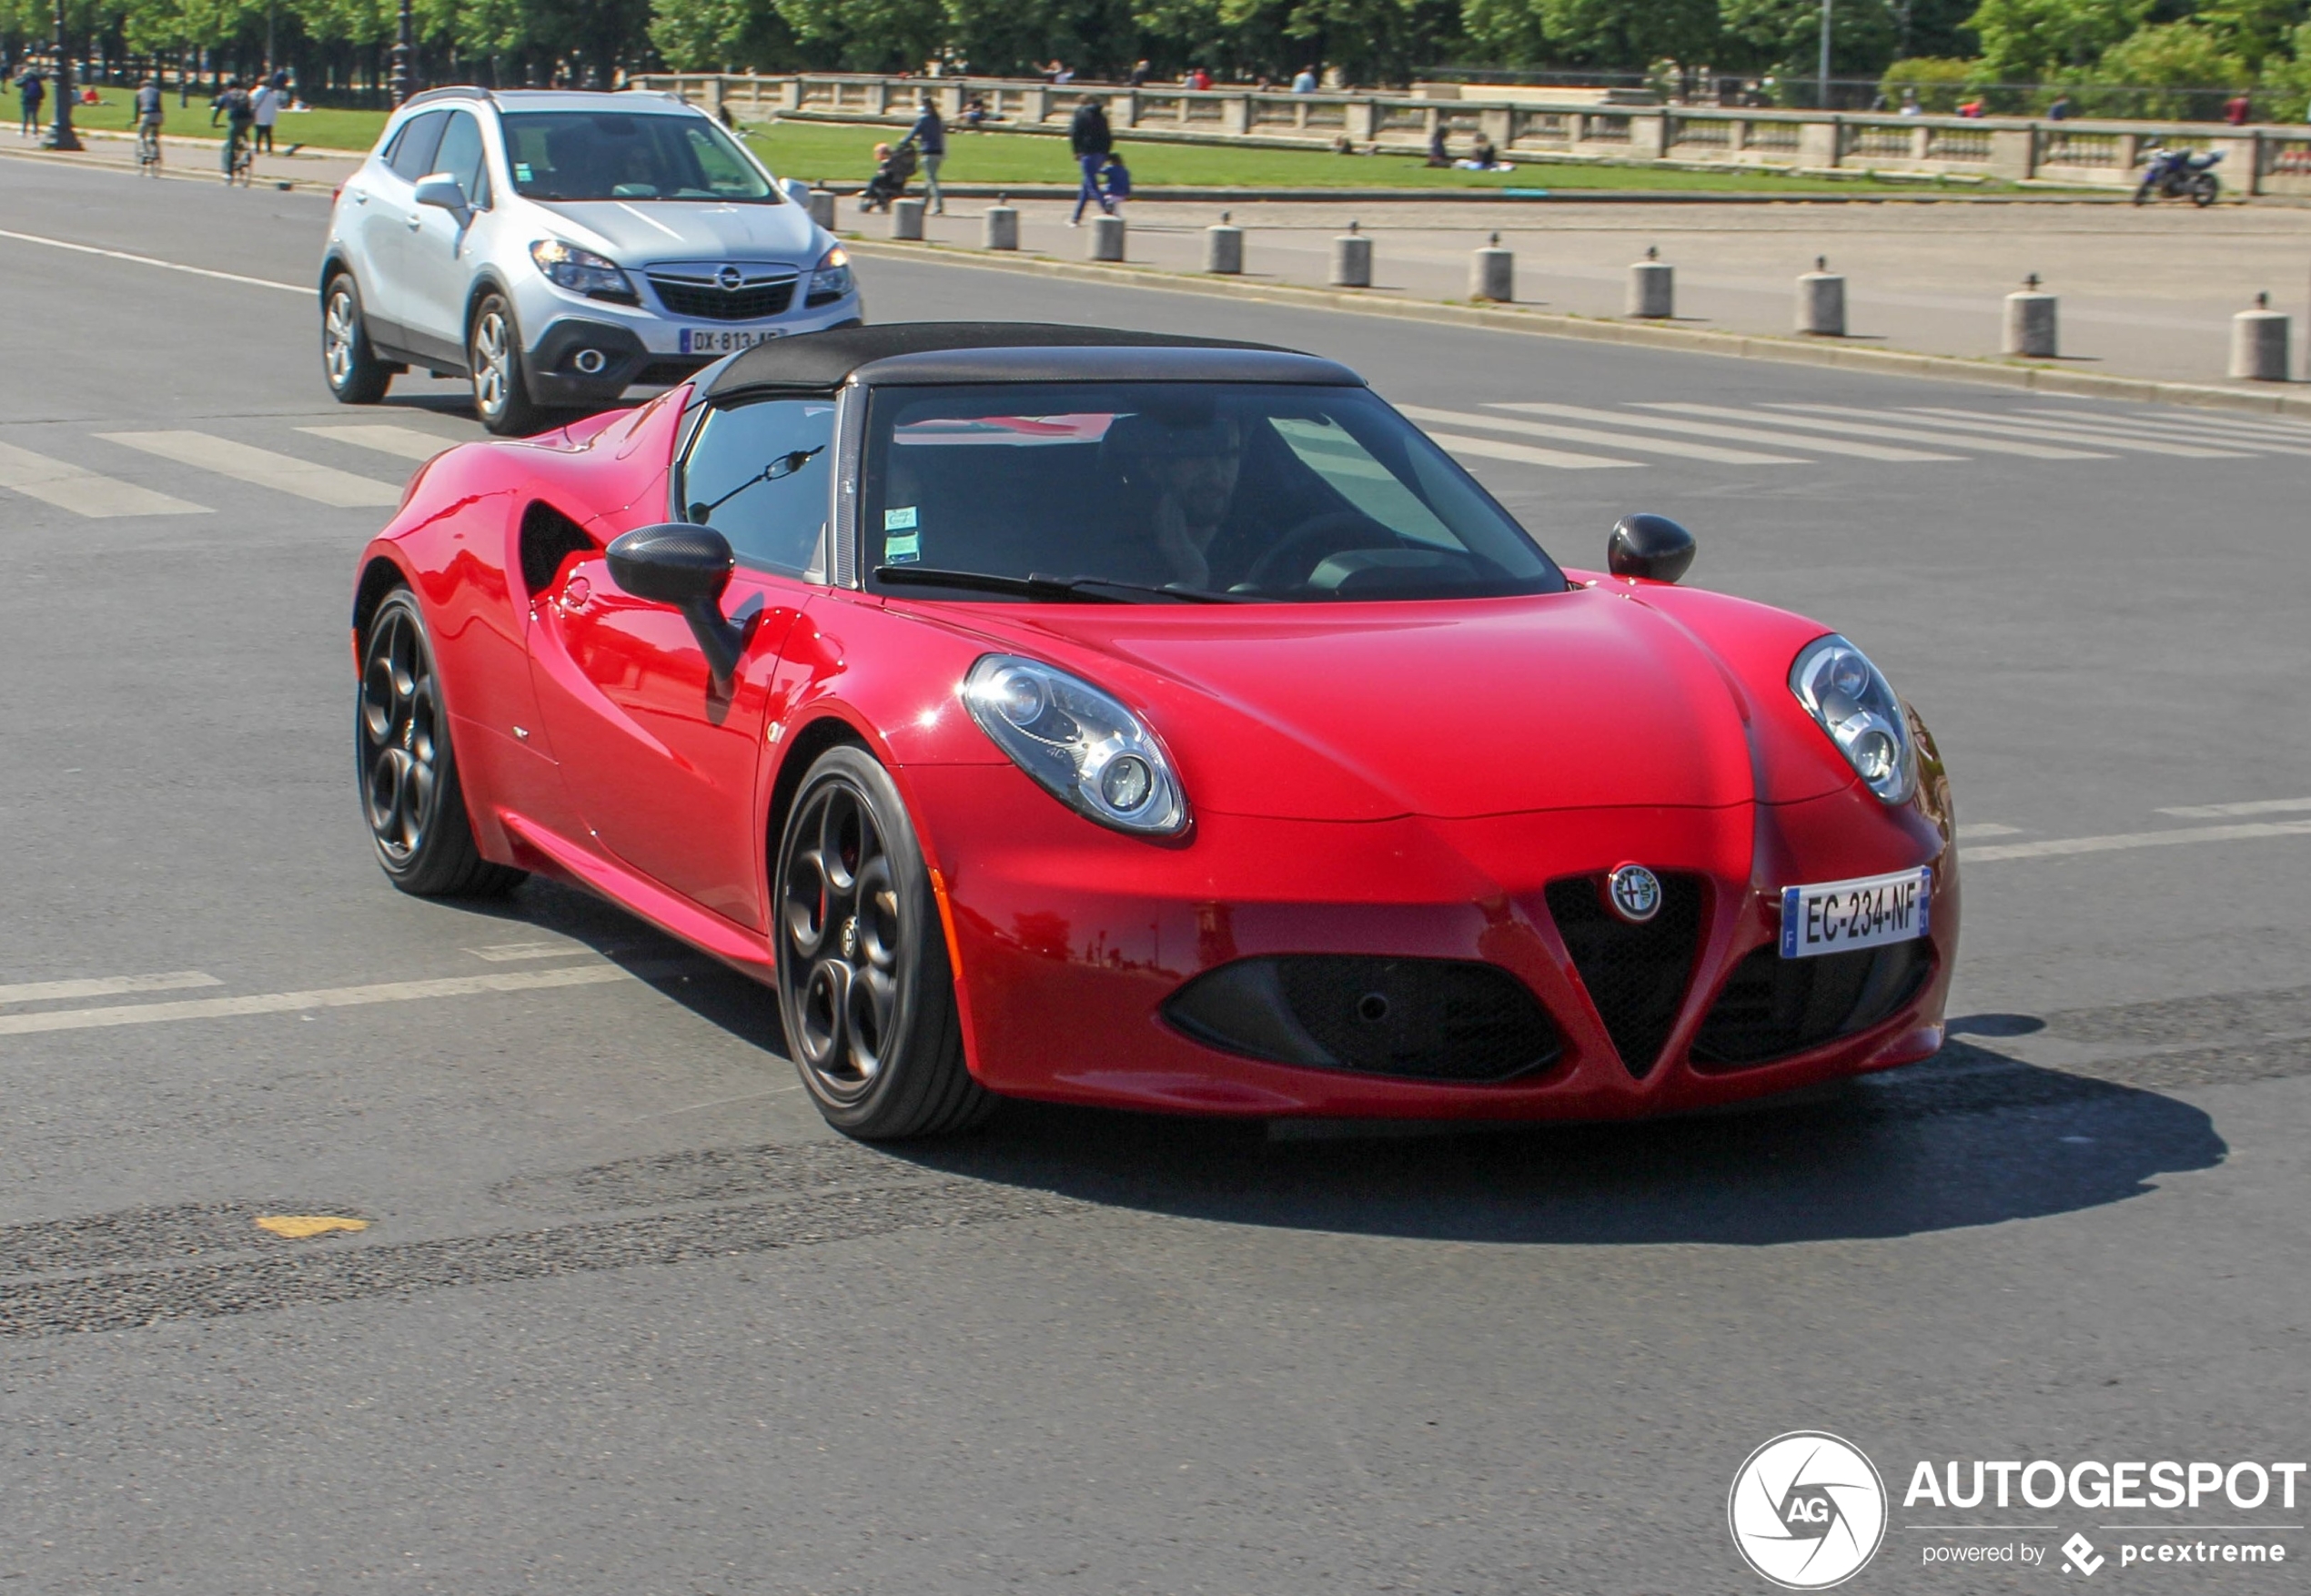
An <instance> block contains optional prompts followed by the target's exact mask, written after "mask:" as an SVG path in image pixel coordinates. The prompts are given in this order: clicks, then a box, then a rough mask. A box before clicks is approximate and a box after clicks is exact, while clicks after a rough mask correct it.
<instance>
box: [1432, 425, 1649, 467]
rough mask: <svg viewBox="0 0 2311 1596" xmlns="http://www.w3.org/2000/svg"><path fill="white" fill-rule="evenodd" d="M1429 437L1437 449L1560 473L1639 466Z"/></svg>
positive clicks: (1452, 436) (1454, 436)
mask: <svg viewBox="0 0 2311 1596" xmlns="http://www.w3.org/2000/svg"><path fill="white" fill-rule="evenodd" d="M1428 436H1429V437H1430V438H1431V439H1434V440H1435V442H1436V443H1437V445H1438V448H1440V449H1443V450H1448V451H1449V452H1450V453H1453V454H1468V455H1475V456H1477V457H1478V459H1480V460H1515V461H1516V462H1517V463H1518V464H1519V465H1527V466H1554V467H1555V468H1556V469H1557V470H1560V471H1593V470H1604V469H1610V468H1611V467H1615V466H1634V465H1637V464H1639V463H1640V462H1639V461H1636V460H1607V459H1606V458H1605V457H1604V456H1602V455H1596V454H1568V453H1566V452H1565V451H1564V450H1559V449H1535V448H1534V447H1533V446H1532V445H1531V444H1529V443H1509V442H1505V441H1503V440H1502V439H1498V438H1469V437H1466V436H1463V435H1462V434H1460V433H1457V432H1431V433H1429V434H1428Z"/></svg>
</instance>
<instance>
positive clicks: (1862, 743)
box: [1790, 632, 1918, 803]
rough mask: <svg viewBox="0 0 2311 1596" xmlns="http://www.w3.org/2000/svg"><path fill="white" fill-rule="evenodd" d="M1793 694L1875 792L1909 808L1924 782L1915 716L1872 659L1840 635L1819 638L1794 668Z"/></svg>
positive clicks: (1792, 675)
mask: <svg viewBox="0 0 2311 1596" xmlns="http://www.w3.org/2000/svg"><path fill="white" fill-rule="evenodd" d="M1790 691H1791V692H1794V693H1796V694H1797V696H1798V702H1800V703H1801V704H1803V705H1804V706H1805V709H1806V712H1807V713H1808V714H1810V715H1811V716H1812V717H1813V719H1814V721H1815V722H1816V723H1817V724H1818V725H1820V726H1821V728H1822V731H1824V732H1828V733H1829V734H1830V741H1831V742H1834V743H1836V744H1837V745H1838V752H1839V753H1842V754H1844V755H1845V758H1846V763H1848V764H1850V765H1852V767H1853V773H1854V774H1856V775H1858V776H1860V777H1861V778H1862V782H1863V783H1864V784H1866V785H1867V786H1868V787H1869V789H1870V791H1872V793H1876V794H1877V795H1878V796H1879V797H1881V798H1882V799H1884V800H1885V801H1886V802H1887V803H1907V802H1909V799H1910V793H1911V792H1912V789H1913V788H1915V787H1916V785H1917V783H1918V752H1917V750H1916V749H1915V748H1914V747H1912V744H1911V741H1910V717H1909V716H1907V715H1905V714H1904V713H1902V701H1901V700H1900V699H1897V698H1896V697H1894V695H1893V689H1892V687H1891V686H1889V685H1888V684H1887V682H1886V679H1885V675H1884V673H1883V672H1881V671H1880V670H1879V669H1878V668H1877V667H1876V666H1875V665H1872V663H1871V662H1870V659H1869V656H1868V655H1866V654H1864V653H1863V652H1862V651H1861V650H1860V649H1858V648H1855V647H1854V646H1853V645H1852V643H1850V642H1848V641H1846V640H1845V639H1843V638H1842V637H1840V636H1839V635H1838V634H1837V633H1835V632H1832V633H1831V634H1830V635H1829V636H1827V637H1818V638H1816V639H1814V640H1813V641H1811V642H1810V643H1808V644H1806V645H1805V647H1804V648H1803V649H1801V650H1800V651H1799V652H1798V658H1797V662H1796V663H1795V664H1793V665H1791V667H1790Z"/></svg>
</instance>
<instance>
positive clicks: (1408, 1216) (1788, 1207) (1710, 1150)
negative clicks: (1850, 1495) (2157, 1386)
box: [891, 1042, 2228, 1246]
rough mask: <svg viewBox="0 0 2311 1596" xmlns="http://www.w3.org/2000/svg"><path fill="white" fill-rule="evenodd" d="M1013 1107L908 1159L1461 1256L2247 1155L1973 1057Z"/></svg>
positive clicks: (2097, 1094)
mask: <svg viewBox="0 0 2311 1596" xmlns="http://www.w3.org/2000/svg"><path fill="white" fill-rule="evenodd" d="M1279 1128H1281V1129H1282V1130H1283V1132H1284V1134H1282V1135H1280V1136H1279V1135H1277V1134H1276V1133H1274V1132H1270V1131H1269V1130H1267V1128H1266V1127H1259V1126H1231V1125H1226V1124H1217V1123H1214V1122H1211V1121H1196V1120H1184V1119H1176V1118H1159V1117H1153V1116H1138V1115H1128V1114H1112V1113H1102V1112H1098V1111H1094V1110H1085V1109H1071V1108H1060V1107H1053V1106H1043V1105H1029V1104H1006V1105H1004V1108H1003V1111H1002V1112H1001V1113H1000V1114H999V1115H998V1116H997V1117H996V1120H995V1122H994V1125H993V1126H990V1128H989V1129H988V1130H987V1131H986V1132H984V1134H983V1135H981V1136H978V1137H976V1138H972V1139H966V1140H963V1141H957V1142H954V1143H926V1144H922V1145H906V1146H898V1147H894V1148H893V1149H891V1151H892V1152H893V1154H894V1156H896V1157H904V1158H909V1159H913V1160H917V1161H920V1162H922V1163H924V1164H927V1165H931V1166H934V1167H939V1168H941V1169H944V1170H946V1171H949V1172H951V1173H954V1174H959V1175H969V1176H973V1177H977V1178H980V1179H983V1180H992V1181H1003V1182H1010V1183H1015V1184H1020V1185H1024V1186H1027V1187H1036V1188H1041V1189H1044V1190H1049V1191H1052V1192H1055V1193H1058V1194H1061V1195H1064V1196H1067V1197H1075V1198H1078V1199H1082V1200H1085V1201H1091V1202H1096V1203H1101V1204H1105V1205H1113V1206H1118V1207H1135V1208H1144V1209H1147V1210H1150V1211H1154V1212H1160V1213H1166V1214H1173V1215H1178V1216H1182V1217H1194V1218H1202V1219H1214V1220H1221V1221H1225V1222H1227V1223H1231V1224H1243V1225H1261V1226H1277V1227H1291V1228H1298V1229H1308V1230H1320V1231H1337V1232H1349V1233H1356V1234H1366V1235H1386V1236H1402V1237H1423V1238H1429V1239H1438V1240H1453V1241H1470V1242H1504V1243H1549V1244H1555V1245H1570V1246H1580V1245H1589V1246H1617V1245H1629V1244H1659V1243H1664V1242H1686V1243H1692V1242H1704V1243H1716V1244H1721V1245H1726V1246H1767V1245H1771V1244H1775V1243H1781V1242H1794V1241H1827V1240H1837V1239H1846V1238H1859V1237H1893V1236H1909V1235H1915V1234H1918V1233H1920V1232H1923V1231H1933V1230H1948V1229H1957V1228H1963V1227H1971V1226H1979V1225H1994V1224H1998V1223H2001V1222H2003V1221H2005V1220H2011V1219H2024V1218H2036V1217H2044V1216H2047V1215H2053V1214H2062V1213H2069V1212H2073V1211H2075V1210H2078V1209H2082V1208H2090V1207H2100V1206H2102V1205H2104V1204H2106V1203H2114V1202H2121V1201H2124V1200H2125V1199H2127V1198H2129V1197H2139V1196H2142V1195H2143V1194H2144V1193H2146V1192H2149V1191H2151V1190H2154V1189H2155V1187H2156V1185H2157V1183H2158V1179H2159V1177H2162V1176H2165V1175H2170V1174H2175V1173H2179V1172H2182V1171H2185V1170H2195V1169H2205V1168H2210V1167H2214V1166H2215V1165H2217V1164H2219V1163H2221V1162H2222V1161H2223V1159H2224V1157H2225V1154H2226V1153H2227V1151H2228V1149H2227V1147H2226V1146H2225V1143H2224V1141H2223V1139H2222V1137H2221V1136H2219V1135H2218V1134H2216V1132H2215V1126H2214V1123H2213V1121H2212V1120H2211V1119H2209V1117H2208V1116H2207V1115H2206V1114H2205V1113H2204V1112H2203V1111H2202V1110H2200V1109H2198V1108H2195V1107H2194V1106H2191V1105H2189V1104H2186V1103H2184V1102H2181V1101H2178V1100H2177V1099H2175V1098H2173V1097H2169V1096H2164V1095H2163V1094H2161V1093H2158V1092H2155V1091H2146V1090H2143V1089H2141V1088H2138V1087H2133V1086H2121V1085H2117V1084H2114V1083H2112V1082H2108V1081H2101V1080H2096V1079H2094V1078H2092V1077H2090V1076H2080V1075H2072V1074H2068V1073H2065V1072H2064V1071H2060V1070H2053V1069H2045V1068H2041V1067H2038V1066H2033V1065H2029V1064H2026V1063H2023V1062H2022V1061H2021V1060H2019V1059H2015V1058H2012V1057H2009V1056H2005V1055H2003V1054H2000V1053H1996V1052H1993V1051H1992V1050H1990V1049H1988V1048H1984V1047H1981V1046H1977V1045H1973V1044H1970V1043H1964V1042H1959V1043H1953V1044H1952V1045H1950V1046H1948V1047H1946V1048H1944V1049H1943V1052H1942V1053H1941V1054H1940V1055H1938V1056H1936V1057H1935V1058H1933V1059H1932V1060H1930V1061H1928V1062H1927V1063H1925V1064H1922V1065H1917V1066H1912V1067H1910V1068H1908V1069H1905V1070H1901V1071H1897V1072H1894V1073H1892V1074H1891V1075H1887V1076H1876V1077H1872V1078H1870V1079H1868V1080H1864V1081H1860V1082H1855V1083H1853V1084H1852V1085H1851V1086H1847V1087H1845V1088H1842V1089H1841V1090H1837V1091H1836V1092H1834V1093H1833V1095H1831V1096H1827V1097H1824V1098H1817V1099H1814V1100H1811V1101H1807V1102H1801V1103H1788V1104H1780V1105H1770V1106H1761V1107H1757V1108H1753V1109H1751V1110H1749V1111H1747V1112H1743V1113H1738V1114H1720V1115H1715V1116H1705V1117H1693V1118H1682V1119H1671V1120H1654V1121H1648V1122H1641V1123H1635V1124H1617V1125H1572V1126H1526V1127H1518V1128H1513V1129H1499V1128H1494V1129H1478V1130H1468V1129H1453V1130H1439V1129H1438V1128H1437V1127H1429V1126H1422V1127H1417V1129H1414V1130H1412V1131H1411V1133H1408V1127H1403V1126H1374V1127H1357V1126H1304V1127H1299V1128H1297V1129H1293V1128H1291V1127H1279Z"/></svg>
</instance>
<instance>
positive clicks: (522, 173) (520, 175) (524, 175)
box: [513, 161, 530, 183]
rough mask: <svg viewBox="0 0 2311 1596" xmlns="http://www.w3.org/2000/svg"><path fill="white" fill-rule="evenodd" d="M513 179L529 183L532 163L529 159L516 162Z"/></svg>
mask: <svg viewBox="0 0 2311 1596" xmlns="http://www.w3.org/2000/svg"><path fill="white" fill-rule="evenodd" d="M513 180H514V181H515V182H517V183H527V182H529V181H530V163H529V162H528V161H516V162H514V164H513Z"/></svg>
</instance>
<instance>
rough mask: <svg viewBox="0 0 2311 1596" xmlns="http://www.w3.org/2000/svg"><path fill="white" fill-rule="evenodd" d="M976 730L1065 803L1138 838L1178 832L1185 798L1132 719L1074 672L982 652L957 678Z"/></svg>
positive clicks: (1157, 746) (1159, 749) (1158, 749)
mask: <svg viewBox="0 0 2311 1596" xmlns="http://www.w3.org/2000/svg"><path fill="white" fill-rule="evenodd" d="M963 702H964V703H965V704H966V705H967V706H969V708H970V710H971V718H972V719H973V720H974V721H976V722H979V727H980V730H982V731H984V732H986V734H987V735H988V736H990V737H992V738H994V742H995V746H996V747H998V748H1000V749H1002V750H1003V751H1004V753H1007V754H1009V755H1011V757H1012V760H1013V762H1014V763H1016V764H1017V765H1018V766H1019V768H1020V769H1021V770H1023V771H1025V772H1026V773H1028V774H1029V775H1031V776H1033V777H1034V779H1035V780H1036V781H1037V782H1039V783H1042V784H1043V786H1044V788H1045V789H1046V790H1047V791H1048V792H1049V793H1051V795H1052V796H1053V797H1055V798H1056V799H1058V800H1059V801H1060V802H1061V803H1065V804H1066V805H1067V806H1068V807H1069V808H1070V809H1073V810H1075V811H1076V812H1077V813H1080V814H1083V815H1085V817H1087V818H1088V819H1091V820H1095V821H1097V822H1098V823H1100V824H1102V825H1106V826H1113V827H1115V829H1116V830H1117V831H1119V832H1133V833H1138V834H1140V835H1143V836H1169V835H1173V834H1176V833H1179V832H1182V831H1185V830H1186V828H1187V795H1186V793H1182V792H1181V791H1180V786H1179V781H1178V778H1176V776H1174V775H1173V774H1172V763H1171V761H1170V760H1169V759H1167V758H1166V757H1165V754H1164V749H1163V745H1162V744H1161V743H1159V742H1156V739H1155V736H1154V735H1153V734H1152V733H1151V732H1149V731H1148V730H1147V728H1146V727H1145V726H1143V725H1141V724H1140V722H1139V718H1138V717H1137V716H1136V715H1134V714H1133V713H1132V712H1131V711H1129V710H1127V709H1125V707H1124V706H1123V705H1122V704H1120V703H1118V702H1116V701H1115V699H1113V698H1110V697H1109V696H1108V695H1107V694H1106V693H1104V692H1100V690H1099V689H1098V688H1096V687H1094V686H1093V685H1092V684H1091V683H1090V682H1085V681H1084V680H1083V679H1082V678H1081V677H1079V676H1071V675H1069V674H1068V673H1067V672H1065V671H1061V670H1058V669H1056V668H1055V667H1054V666H1050V665H1045V664H1043V663H1041V662H1037V661H1034V660H1023V659H1021V658H1020V657H1019V656H1017V655H1016V654H987V655H984V656H983V657H982V658H981V659H980V661H979V662H978V663H976V664H974V665H973V666H972V667H971V673H970V674H969V675H968V676H966V677H964V682H963Z"/></svg>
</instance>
